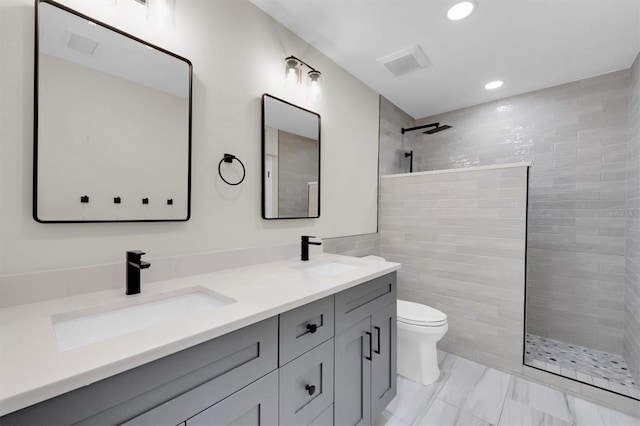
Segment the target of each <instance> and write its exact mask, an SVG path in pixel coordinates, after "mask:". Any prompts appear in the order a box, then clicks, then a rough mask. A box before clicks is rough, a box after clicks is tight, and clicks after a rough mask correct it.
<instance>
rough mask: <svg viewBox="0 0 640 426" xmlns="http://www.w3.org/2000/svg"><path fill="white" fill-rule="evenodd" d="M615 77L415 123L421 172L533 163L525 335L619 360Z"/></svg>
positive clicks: (619, 166) (623, 110)
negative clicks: (432, 128)
mask: <svg viewBox="0 0 640 426" xmlns="http://www.w3.org/2000/svg"><path fill="white" fill-rule="evenodd" d="M630 83H631V73H630V71H629V70H624V71H619V72H615V73H611V74H606V75H602V76H599V77H594V78H590V79H586V80H581V81H577V82H573V83H568V84H564V85H561V86H556V87H551V88H548V89H544V90H539V91H536V92H532V93H527V94H524V95H520V96H515V97H512V98H508V99H503V100H499V101H496V102H491V103H487V104H483V105H479V106H474V107H470V108H465V109H462V110H458V111H452V112H448V113H445V114H440V115H438V116H434V117H428V118H423V119H420V120H417V124H418V125H419V124H424V123H428V122H434V121H439V122H440V123H442V124H449V125H453V126H454V128H453V129H450V130H447V131H443V132H440V133H437V134H434V135H421V136H420V139H421V140H419V141H416V142H415V145H414V147H413V149H414V152H415V156H416V160H417V163H418V165H419V170H438V169H449V168H453V167H468V166H476V165H490V164H499V163H508V162H516V161H523V160H524V161H531V162H532V167H531V180H530V194H529V196H530V199H529V202H530V205H529V207H530V208H529V235H528V274H527V299H528V307H527V314H528V331H529V332H532V333H535V334H538V335H542V336H546V337H550V338H554V339H559V340H563V341H566V342H571V343H575V344H579V345H584V346H589V347H592V348H596V349H604V350H610V351H612V352H616V353H619V354H621V353H622V341H623V321H624V298H625V278H624V276H625V224H626V221H627V220H626V219H625V218H621V217H617V216H615V214H612V213H611V212H612V211H615V210H616V209H623V208H625V205H626V201H625V200H626V198H627V194H626V192H625V190H624V187H625V184H626V182H625V181H626V167H627V156H628V151H627V145H628V144H627V142H628V99H629V92H630Z"/></svg>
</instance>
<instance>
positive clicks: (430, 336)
mask: <svg viewBox="0 0 640 426" xmlns="http://www.w3.org/2000/svg"><path fill="white" fill-rule="evenodd" d="M397 315H398V374H400V375H401V376H404V377H406V378H407V379H409V380H412V381H414V382H418V383H421V384H423V385H430V384H431V383H433V382H435V381H436V380H438V377H440V368H439V367H438V352H437V350H436V343H437V342H438V340H440V339H442V337H443V336H444V335H445V333H446V332H447V330H448V326H447V315H446V314H444V313H442V312H440V311H439V310H437V309H434V308H432V307H430V306H426V305H422V304H420V303H414V302H408V301H406V300H398V314H397Z"/></svg>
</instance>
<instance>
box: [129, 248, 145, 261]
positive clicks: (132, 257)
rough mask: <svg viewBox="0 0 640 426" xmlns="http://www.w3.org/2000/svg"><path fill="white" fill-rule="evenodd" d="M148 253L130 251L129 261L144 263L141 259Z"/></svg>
mask: <svg viewBox="0 0 640 426" xmlns="http://www.w3.org/2000/svg"><path fill="white" fill-rule="evenodd" d="M145 254H146V253H145V252H143V251H140V250H130V251H127V260H128V261H130V262H138V263H140V262H142V261H141V260H140V258H141V257H142V256H143V255H145Z"/></svg>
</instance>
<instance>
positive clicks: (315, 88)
mask: <svg viewBox="0 0 640 426" xmlns="http://www.w3.org/2000/svg"><path fill="white" fill-rule="evenodd" d="M320 76H321V74H320V71H315V70H314V71H309V98H310V99H311V100H312V101H317V100H318V99H320V95H321V94H322V86H321V84H320Z"/></svg>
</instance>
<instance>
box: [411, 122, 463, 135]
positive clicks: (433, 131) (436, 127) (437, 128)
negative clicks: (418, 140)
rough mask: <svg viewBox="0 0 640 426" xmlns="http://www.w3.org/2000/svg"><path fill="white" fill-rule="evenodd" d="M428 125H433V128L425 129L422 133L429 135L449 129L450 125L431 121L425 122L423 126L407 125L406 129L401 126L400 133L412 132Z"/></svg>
mask: <svg viewBox="0 0 640 426" xmlns="http://www.w3.org/2000/svg"><path fill="white" fill-rule="evenodd" d="M428 127H435V129H431V130H427V131H426V132H422V133H424V134H427V135H431V134H433V133H438V132H441V131H443V130H447V129H450V128H451V127H452V126H449V125H448V124H445V125H444V126H441V125H440V123H431V124H425V125H423V126H416V127H409V128H408V129H405V128H404V127H403V128H402V129H401V131H402V134H403V135H404V134H405V132H412V131H414V130H421V129H426V128H428Z"/></svg>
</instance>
